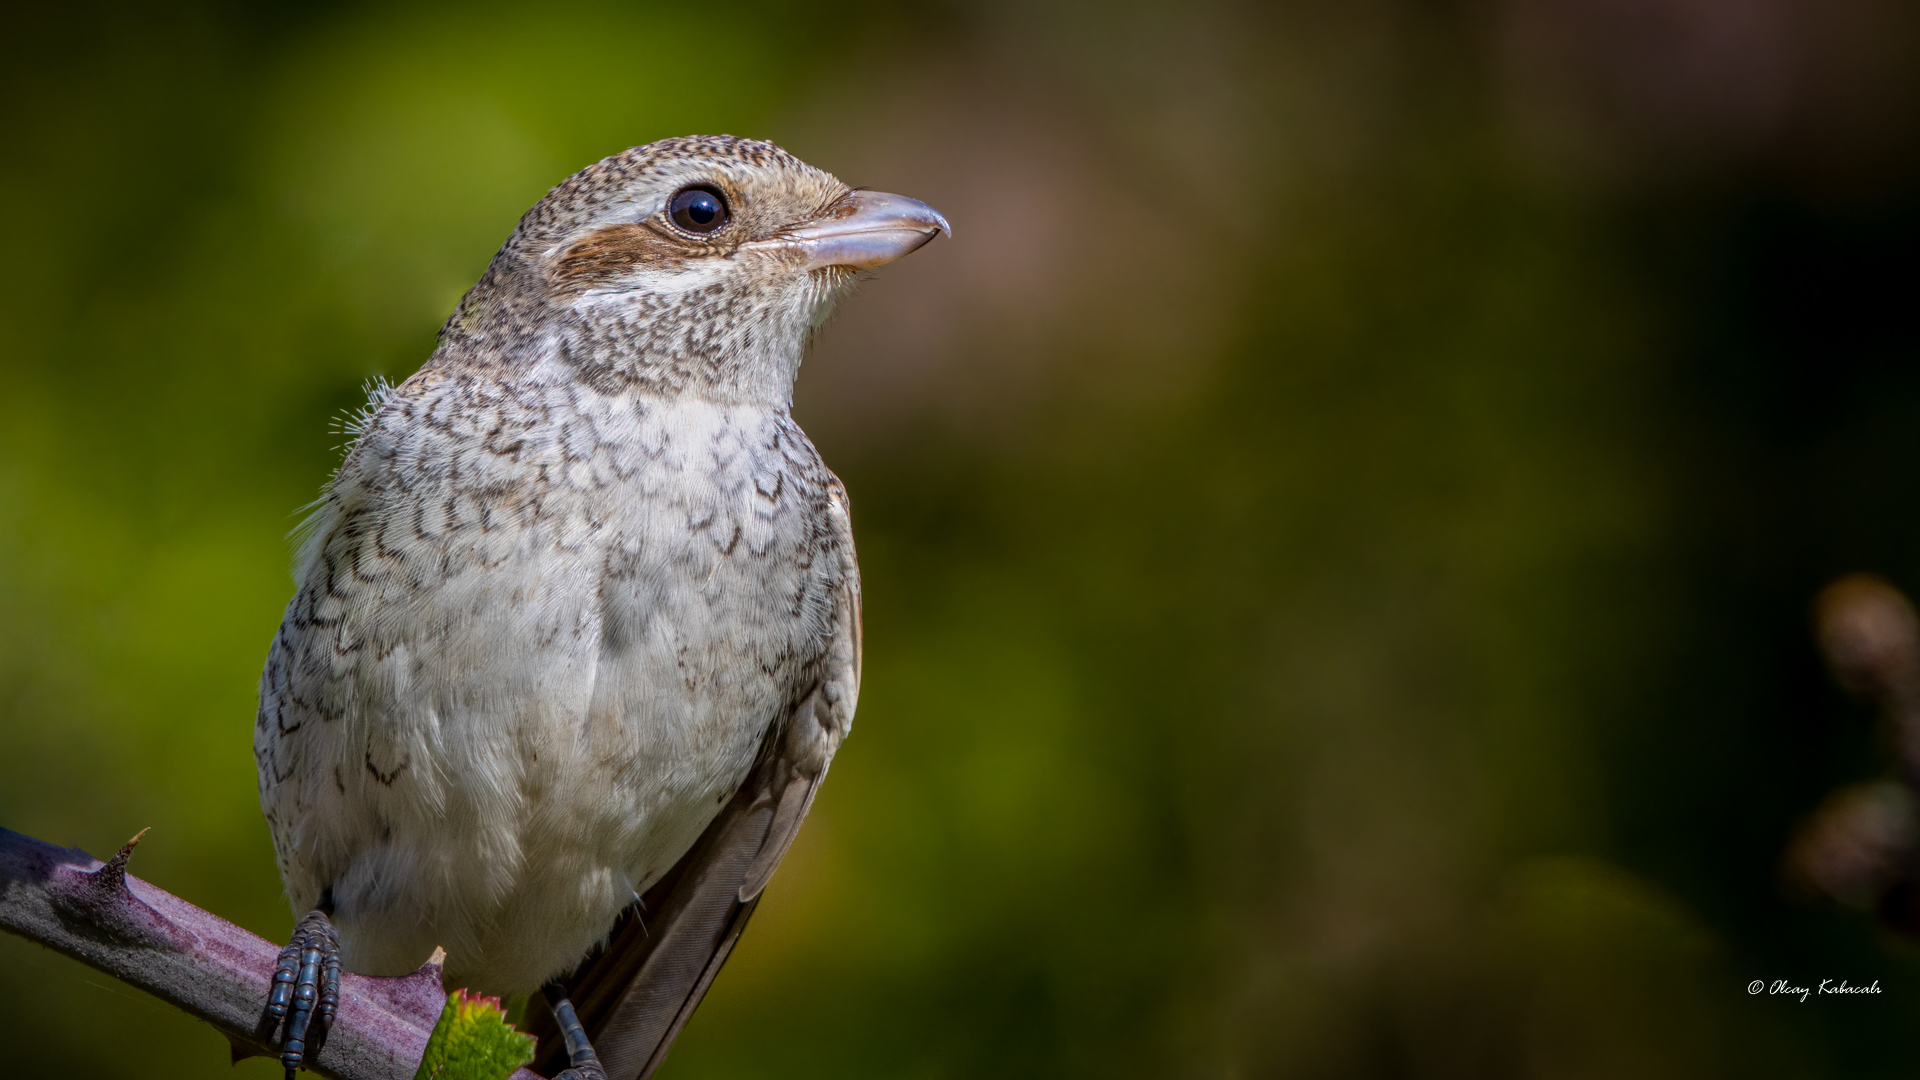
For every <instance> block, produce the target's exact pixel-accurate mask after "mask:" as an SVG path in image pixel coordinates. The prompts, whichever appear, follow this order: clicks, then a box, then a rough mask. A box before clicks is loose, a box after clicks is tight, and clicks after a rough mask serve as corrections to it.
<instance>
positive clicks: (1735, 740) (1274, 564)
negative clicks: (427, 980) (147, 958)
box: [0, 0, 1920, 1080]
mask: <svg viewBox="0 0 1920 1080" xmlns="http://www.w3.org/2000/svg"><path fill="white" fill-rule="evenodd" d="M54 7H55V6H53V5H42V6H39V7H37V8H34V9H31V10H29V9H27V8H25V7H24V6H22V7H19V8H17V9H16V10H14V11H12V12H11V13H10V14H9V17H8V20H7V26H8V29H7V30H6V32H5V33H4V34H0V102H4V109H5V113H4V115H5V118H6V128H7V131H8V135H7V138H6V139H5V140H4V145H0V200H3V201H4V204H5V205H6V206H7V207H8V213H7V214H6V224H5V226H4V227H0V252H3V253H4V255H3V257H0V313H3V317H0V327H4V331H0V342H3V344H0V363H3V364H4V368H0V371H3V372H4V376H5V389H4V394H0V824H4V825H5V826H7V827H9V828H12V829H16V830H20V831H23V832H26V833H29V834H32V835H35V836H39V837H41V838H44V839H47V840H51V841H55V842H58V843H62V844H72V845H78V846H81V847H84V848H86V849H88V850H90V851H92V852H94V853H96V854H105V853H107V852H110V851H111V850H112V849H114V848H115V847H116V846H117V845H118V844H119V843H120V842H122V841H123V840H125V839H126V838H127V837H128V836H129V835H131V834H132V833H133V832H135V831H136V830H138V829H140V828H143V827H147V826H152V828H153V831H152V833H151V834H149V836H148V838H147V840H146V841H145V843H144V844H143V845H142V847H141V850H140V854H139V856H138V858H137V859H136V860H135V863H134V870H135V871H136V872H137V873H139V874H141V875H143V876H145V877H146V878H148V879H149V880H151V881H153V882H155V883H157V884H159V885H161V886H163V887H165V888H167V889H169V890H171V891H173V892H175V893H177V894H179V895H181V896H183V897H185V898H187V899H189V900H192V901H194V902H195V903H198V904H200V905H202V906H205V907H207V908H210V909H212V910H214V911H217V912H219V913H221V914H223V915H225V916H227V917H229V918H231V919H233V920H234V921H236V922H239V923H241V924H242V925H245V926H247V927H249V928H251V929H253V930H255V931H257V932H259V933H260V934H262V935H265V936H267V937H269V938H281V937H283V936H284V935H285V934H286V932H287V931H288V930H289V928H290V925H291V916H290V914H289V913H288V911H287V910H286V909H285V907H284V905H283V902H282V899H281V896H280V891H279V882H278V880H277V879H276V877H275V873H274V868H273V861H272V858H271V852H270V848H269V845H268V840H267V834H266V829H265V827H264V825H263V823H262V821H261V820H260V817H259V812H258V809H257V804H256V801H255V787H254V774H253V762H252V755H251V749H250V740H251V733H252V714H253V700H254V687H255V681H256V679H257V677H258V671H259V665H260V663H261V661H262V658H263V656H264V654H265V650H266V646H267V642H268V640H269V638H270V636H271V634H272V632H273V629H274V627H275V626H276V624H277V622H278V619H279V616H280V611H281V608H282V606H283V604H284V603H285V601H286V599H287V596H288V595H289V593H290V591H291V583H290V580H289V576H288V566H289V552H288V548H287V544H286V541H285V536H286V533H287V532H288V530H289V529H290V528H291V527H292V525H293V524H294V521H295V519H296V511H297V509H298V508H299V507H301V506H302V505H303V504H305V503H307V502H308V501H309V500H311V499H312V498H313V497H314V496H315V495H316V494H317V493H318V491H319V488H320V485H321V484H322V482H323V481H324V479H325V477H326V476H327V474H328V472H329V470H330V469H331V468H332V466H333V464H334V463H335V462H336V461H337V460H338V454H339V447H340V445H341V443H342V442H343V441H344V436H343V435H342V434H341V431H340V418H341V417H342V416H343V415H344V414H345V413H347V412H348V411H349V410H351V409H352V408H353V407H354V406H355V405H356V404H357V403H358V401H359V400H360V399H361V389H360V388H361V386H362V385H363V383H364V382H365V380H367V379H368V378H370V377H373V376H376V375H379V376H385V377H388V378H393V379H398V378H400V377H402V376H404V375H406V374H407V373H408V372H410V371H412V370H413V369H414V367H416V366H417V365H418V364H419V363H420V362H421V361H422V360H423V359H424V358H425V357H426V355H427V353H428V351H429V350H430V349H431V347H432V342H433V335H434V332H435V331H436V329H437V328H438V326H439V324H440V322H441V321H442V320H443V319H444V318H445V316H446V314H447V312H448V311H449V310H450V309H451V307H452V305H453V302H454V301H455V299H456V298H457V297H458V296H459V294H460V293H461V292H462V291H463V290H464V289H465V288H466V286H467V285H468V284H470V283H471V282H472V281H473V280H474V278H475V277H476V276H477V275H478V274H479V272H480V270H481V269H482V268H483V267H484V266H485V265H486V262H487V260H488V258H489V257H490V256H491V254H492V252H493V251H494V249H495V247H497V246H498V244H499V243H500V241H501V240H502V239H504V237H505V236H506V234H507V232H508V231H509V230H510V229H511V228H512V225H513V223H514V221H515V220H516V218H517V217H518V216H519V214H520V213H521V212H522V211H523V210H525V209H526V207H527V206H529V205H530V204H531V203H533V202H534V201H535V200H536V199H537V198H539V197H540V195H541V194H542V193H543V192H544V191H545V190H546V189H547V188H548V187H549V186H550V185H551V184H553V183H555V182H556V181H558V180H559V179H561V178H562V177H564V176H565V175H567V174H568V173H570V172H572V171H574V170H575V169H578V168H579V167H581V166H583V165H585V164H587V163H589V162H591V161H593V160H596V159H598V158H600V157H602V156H604V155H606V154H609V153H613V152H616V151H618V150H620V149H623V148H625V147H627V146H629V145H632V144H636V143H641V142H646V141H649V140H652V139H655V138H658V137H662V136H666V135H671V134H681V133H686V132H695V131H728V132H734V133H737V134H743V135H754V136H760V137H766V138H772V139H775V140H777V141H779V142H781V143H782V144H783V145H785V146H787V147H788V148H789V149H791V150H793V151H794V152H796V153H797V154H799V155H800V156H802V157H804V158H806V159H807V160H809V161H811V162H813V163H815V164H817V165H820V166H822V167H824V168H827V169H829V170H830V171H833V172H835V173H837V174H839V175H840V176H842V177H843V178H844V179H846V180H847V181H848V182H850V183H854V184H860V185H864V186H870V187H875V188H880V189H883V190H893V191H900V192H904V193H906V194H910V195H913V196H916V197H919V198H922V199H925V200H926V201H928V202H930V203H932V204H933V205H935V206H937V207H939V208H940V209H942V210H943V211H945V212H946V213H947V214H948V215H949V216H950V217H951V218H952V220H953V222H954V225H955V231H956V234H957V239H955V240H954V241H952V242H948V241H945V240H942V241H941V242H939V243H936V244H934V245H932V246H931V247H929V248H928V249H926V250H925V251H924V252H922V253H919V254H916V255H915V256H913V257H912V258H910V259H908V260H906V261H904V262H902V263H900V264H898V265H896V266H892V267H888V268H887V269H886V270H885V271H883V272H882V273H881V274H880V275H878V276H877V278H876V279H875V280H874V281H872V282H871V283H869V284H868V285H867V286H866V287H865V288H864V290H863V292H862V293H861V294H860V295H858V296H855V297H854V298H852V299H851V300H850V301H848V302H847V303H846V304H845V305H844V306H843V309H842V312H843V313H842V314H841V315H840V316H839V317H837V319H836V321H835V322H833V323H832V324H830V326H829V327H828V328H827V330H826V331H825V333H824V335H823V336H822V338H821V340H820V341H819V343H818V345H817V347H816V349H815V351H814V352H813V353H812V354H811V356H810V358H809V360H808V362H807V368H806V370H805V372H804V373H803V374H802V377H801V384H800V387H799V391H798V402H797V404H796V411H797V412H798V414H799V415H800V417H801V419H802V422H803V423H805V424H806V425H807V428H808V430H809V431H810V432H811V433H812V434H813V436H814V438H815V440H816V441H817V442H818V443H819V445H820V446H821V448H822V450H823V451H824V452H825V454H826V456H827V459H828V461H829V462H830V463H831V464H832V465H833V466H834V467H835V468H836V469H837V470H838V471H839V472H840V473H841V475H842V476H843V477H844V478H845V479H846V481H847V484H848V487H849V488H850V489H851V491H852V494H853V500H854V507H855V518H856V522H857V527H858V530H859V537H860V542H861V553H862V562H863V565H864V567H865V573H866V583H867V584H866V595H867V605H868V607H867V630H868V636H867V642H868V646H867V671H866V682H865V686H864V692H863V696H862V703H861V711H860V718H859V722H858V724H857V725H856V728H855V734H854V737H853V738H852V740H851V741H850V742H849V743H848V744H847V746H846V748H845V750H844V751H843V752H842V754H841V756H840V758H839V760H838V761H837V762H836V764H835V768H834V773H833V779H832V782H831V783H829V784H828V785H827V786H826V788H825V789H824V793H823V795H822V797H821V799H820V801H819V804H818V806H817V808H816V809H815V810H814V813H813V817H812V819H811V820H810V822H809V823H808V825H807V828H806V830H805V832H804V833H803V835H802V837H801V839H800V841H799V843H798V845H797V846H796V847H795V849H794V851H793V853H792V855H791V856H790V857H789V858H788V860H787V864H786V866H785V867H784V868H783V869H782V870H781V872H780V875H779V877H778V878H777V880H776V881H775V883H774V885H773V887H772V889H771V890H770V892H769V895H768V899H767V901H766V903H765V904H764V905H763V906H762V907H761V909H760V914H759V916H758V917H757V919H756V920H755V923H754V926H753V928H752V930H751V931H750V932H749V933H748V935H747V937H746V940H745V942H744V944H743V946H742V948H741V950H740V951H739V952H738V953H737V954H736V956H735V959H734V960H733V961H732V963H731V964H730V965H729V966H728V968H727V970H726V972H725V973H724V974H723V976H722V977H721V978H720V980H719V982H718V984H717V985H716V987H715V989H714V991H713V994H712V996H711V997H710V998H709V999H708V1002H707V1004H706V1006H705V1007H704V1008H703V1010H702V1011H701V1012H700V1013H699V1015H698V1016H697V1018H696V1019H695V1020H694V1022H693V1024H692V1025H691V1027H690V1028H689V1029H688V1031H687V1032H686V1034H685V1036H684V1038H683V1039H682V1041H681V1043H680V1045H679V1047H678V1049H677V1050H676V1051H675V1053H674V1056H673V1058H672V1060H671V1061H670V1062H669V1064H668V1066H667V1068H666V1070H665V1072H664V1073H663V1076H665V1077H668V1078H672V1080H694V1078H706V1077H759V1076H782V1077H810V1076H819V1077H829V1076H831V1077H861V1076H873V1077H979V1076H1034V1077H1041V1076H1046V1077H1055V1076H1175V1077H1207V1078H1214V1077H1218V1078H1223V1080H1224V1078H1239V1077H1315V1078H1317V1077H1327V1078H1335V1077H1340V1078H1345V1077H1402V1076H1405V1077H1589V1076H1591V1077H1601V1076H1606V1077H1621V1076H1633V1077H1665V1076H1672V1077H1709V1076H1740V1077H1754V1076H1792V1077H1802V1076H1804V1077H1841V1076H1845V1077H1869V1076H1895V1075H1900V1076H1906V1075H1911V1074H1912V1071H1913V1068H1914V1062H1915V1061H1916V1060H1920V1022H1917V1021H1920V953H1916V951H1915V950H1914V949H1913V948H1912V947H1909V946H1905V945H1902V944H1901V943H1899V942H1896V941H1894V940H1892V939H1891V938H1889V937H1887V936H1885V935H1884V934H1883V933H1882V932H1881V931H1879V930H1877V929H1876V928H1875V927H1874V925H1873V924H1872V922H1871V921H1870V920H1869V919H1867V918H1866V917H1864V916H1861V915H1858V914H1855V913H1851V912H1846V911H1842V910H1839V909H1837V908H1833V907H1829V906H1825V905H1821V904H1818V903H1808V902H1800V901H1795V900H1793V899H1791V898H1790V896H1789V894H1788V891H1787V890H1785V889H1784V888H1783V887H1782V885H1781V883H1780V882H1781V878H1780V873H1779V869H1778V867H1779V853H1780V850H1781V848H1782V846H1783V844H1784V843H1785V841H1786V838H1787V837H1788V835H1789V834H1790V832H1791V830H1792V827H1793V825H1794V823H1795V822H1796V821H1797V820H1798V819H1799V818H1801V817H1802V816H1803V815H1804V814H1805V813H1807V812H1808V811H1809V810H1810V809H1811V808H1812V807H1813V806H1814V805H1815V804H1816V803H1817V802H1818V801H1819V799H1820V798H1821V796H1822V795H1823V794H1824V793H1825V792H1827V791H1828V790H1829V789H1831V788H1833V787H1835V786H1837V785H1839V784H1841V783H1844V782H1848V781H1851V780H1854V779H1858V778H1861V777H1864V776H1868V775H1871V774H1873V773H1874V772H1876V771H1877V770H1879V769H1880V768H1881V767H1882V765H1881V758H1880V756H1879V752H1878V750H1877V748H1876V744H1875V741H1874V735H1873V730H1872V727H1871V725H1870V724H1869V723H1868V722H1867V721H1868V718H1867V716H1866V714H1865V713H1864V712H1863V711H1862V710H1860V709H1859V708H1858V707H1856V706H1854V705H1851V704H1849V703H1848V702H1847V701H1846V700H1845V699H1844V698H1843V697H1842V696H1841V695H1840V694H1839V693H1838V691H1837V690H1835V689H1834V688H1833V687H1832V685H1831V683H1830V681H1829V680H1828V678H1827V677H1826V675H1825V674H1824V672H1823V670H1822V669H1821V666H1820V663H1819V659H1818V656H1817V654H1816V653H1815V651H1814V649H1813V646H1812V642H1811V636H1810V634H1809V630H1808V617H1807V605H1808V602H1809V600H1810V598H1811V597H1812V595H1813V594H1814V592H1815V591H1816V590H1817V589H1818V588H1819V587H1820V586H1821V585H1823V584H1824V583H1826V582H1827V581H1828V580H1830V579H1832V578H1833V577H1834V576H1836V575H1838V574H1841V573H1843V572H1848V571H1854V570H1872V571H1878V572H1881V573H1884V574H1886V575H1888V576H1889V577H1890V578H1892V579H1893V580H1894V581H1895V582H1897V583H1900V584H1903V585H1905V586H1908V587H1920V364H1917V363H1916V361H1920V321H1917V320H1916V317H1915V312H1916V311H1920V301H1917V298H1920V292H1916V288H1915V287H1916V284H1920V167H1917V166H1920V155H1916V153H1915V151H1916V149H1920V137H1917V136H1920V93H1917V92H1916V90H1917V89H1920V78H1916V76H1917V75H1920V50H1916V48H1915V45H1916V41H1917V40H1920V38H1917V37H1916V20H1915V12H1913V11H1911V10H1909V6H1908V5H1904V4H1902V3H1899V2H1897V0H1831V2H1818V3H1817V2H1814V0H1804V2H1801V0H1743V2H1726V0H1479V2H1474V3H1467V2H1460V3H1441V4H1435V3H1426V2H1416V0H1357V2H1354V3H1327V2H1313V3H1294V4H1287V5H1279V6H1271V7H1270V6H1266V5H1252V4H1246V5H1241V4H1233V3H1218V4H1208V3H1201V4H1187V5H1178V6H1174V5H1169V6H1165V7H1156V6H1151V5H1133V4H1126V3H1121V4H1117V5H1114V4H1091V3H1087V4H1054V5H1044V6H1028V5H1020V4H1010V3H1004V2H998V0H975V2H968V0H954V2H951V3H946V4H935V5H930V6H925V7H912V6H903V5H895V4H890V3H886V2H878V3H872V4H864V5H859V6H857V7H854V8H822V7H820V6H818V5H801V4H793V3H777V2H775V3H754V2H752V0H748V2H743V3H735V4H729V5H717V4H712V5H701V4H697V3H678V4H672V5H657V6H650V5H643V4H633V5H620V4H604V5H595V4H577V3H558V4H553V3H547V4H533V3H524V4H512V3H477V4H476V3H468V4H459V5H454V4H428V3H410V4H380V5H375V4H358V5H331V4H325V3H310V4H307V5H304V6H293V7H283V8H267V7H257V6H253V5H240V4H228V5H220V4H208V5H195V4H192V3H183V4H174V5H169V6H164V7H162V6H152V5H138V6H135V5H124V6H116V5H115V4H112V3H108V4H103V5H91V6H86V7H81V6H79V5H74V6H71V7H69V8H67V9H64V10H54ZM1776 978H1785V979H1790V980H1795V981H1797V982H1799V983H1800V984H1802V985H1805V984H1806V982H1807V981H1808V980H1815V981H1817V980H1819V979H1822V978H1835V979H1838V978H1845V979H1848V980H1849V981H1852V982H1855V983H1861V982H1868V981H1872V980H1876V979H1877V980H1879V982H1880V984H1881V986H1882V987H1883V989H1884V990H1885V992H1884V993H1883V994H1881V995H1880V996H1878V997H1872V998H1850V999H1844V1000H1838V1001H1835V1000H1831V999H1828V1000H1818V999H1816V1000H1812V1001H1809V1002H1807V1003H1804V1004H1802V1003H1799V1002H1797V1001H1793V1000H1790V999H1782V998H1778V997H1772V996H1767V995H1761V996H1758V997H1750V996H1749V995H1748V994H1747V991H1746V984H1747V983H1748V982H1749V980H1753V979H1767V980H1772V979H1776ZM0 1046H4V1047H6V1050H5V1051H4V1057H5V1059H6V1063H5V1064H4V1066H0V1072H4V1073H6V1074H8V1075H22V1076H26V1075H42V1074H45V1075H54V1074H57V1075H62V1076H83V1077H95V1076H98V1077H118V1076H128V1077H134V1076H138V1077H143V1078H159V1077H173V1076H179V1077H187V1076H205V1075H219V1074H224V1073H226V1072H227V1070H228V1066H227V1064H226V1046H225V1044H224V1042H223V1041H222V1040H221V1039H220V1037H219V1036H218V1035H216V1034H215V1033H214V1032H213V1031H212V1030H211V1029H209V1028H206V1027H203V1026H200V1025H198V1024H196V1023H194V1022H192V1021H189V1020H188V1019H186V1018H185V1017H184V1016H182V1015H179V1014H176V1013H174V1012H172V1011H170V1010H169V1009H167V1008H165V1007H163V1006H161V1005H159V1004H158V1003H156V1002H154V1001H152V1000H150V999H147V998H145V997H144V996H142V995H141V994H139V993H137V992H135V991H132V990H130V989H128V988H125V987H123V986H119V985H117V984H114V983H113V981H112V980H111V979H108V978H106V977H104V976H99V975H96V974H94V973H92V972H90V971H88V970H86V969H84V968H82V967H80V966H79V965H77V964H74V963H71V962H68V961H66V960H64V959H62V958H60V957H57V956H55V955H53V954H50V953H47V952H45V951H43V950H41V949H39V948H38V947H36V946H33V945H30V944H27V943H25V942H22V941H20V940H18V939H14V938H0ZM233 1073H234V1074H235V1075H240V1076H246V1077H258V1078H265V1077H270V1076H274V1075H277V1069H276V1068H275V1066H273V1065H272V1064H271V1063H269V1062H267V1061H265V1060H253V1061H248V1062H245V1063H242V1064H241V1065H239V1066H237V1067H235V1068H234V1070H233Z"/></svg>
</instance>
